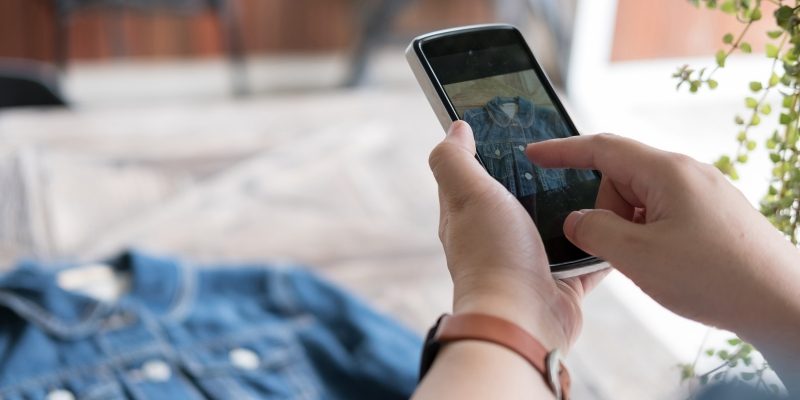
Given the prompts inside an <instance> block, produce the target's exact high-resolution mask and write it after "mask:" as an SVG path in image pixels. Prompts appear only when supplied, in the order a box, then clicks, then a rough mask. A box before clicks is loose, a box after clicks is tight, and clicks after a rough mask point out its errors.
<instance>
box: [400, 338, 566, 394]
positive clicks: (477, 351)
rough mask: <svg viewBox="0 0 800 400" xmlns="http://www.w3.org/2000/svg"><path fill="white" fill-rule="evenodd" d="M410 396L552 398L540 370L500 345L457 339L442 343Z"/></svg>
mask: <svg viewBox="0 0 800 400" xmlns="http://www.w3.org/2000/svg"><path fill="white" fill-rule="evenodd" d="M412 398H413V399H417V400H426V399H437V400H439V399H442V400H446V399H526V400H527V399H552V398H554V396H553V393H552V392H551V391H550V388H549V387H548V386H547V384H546V383H545V381H544V378H543V377H542V375H541V373H539V372H538V371H537V370H536V369H534V368H533V366H531V365H530V364H529V363H528V362H527V361H526V360H525V359H524V358H522V357H521V356H519V355H518V354H516V353H514V352H513V351H511V350H508V349H506V348H505V347H502V346H500V345H496V344H492V343H488V342H479V341H471V340H466V341H461V342H455V343H451V344H448V345H446V346H445V347H444V348H443V349H442V350H441V351H440V352H439V354H438V356H437V357H436V361H435V362H434V363H433V366H432V367H431V369H430V370H429V371H428V373H427V374H426V375H425V379H423V381H422V382H421V383H420V385H419V387H418V388H417V391H416V392H415V393H414V396H413V397H412Z"/></svg>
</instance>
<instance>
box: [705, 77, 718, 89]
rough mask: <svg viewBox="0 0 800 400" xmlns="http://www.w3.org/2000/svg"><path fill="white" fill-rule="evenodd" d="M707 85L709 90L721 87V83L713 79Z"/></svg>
mask: <svg viewBox="0 0 800 400" xmlns="http://www.w3.org/2000/svg"><path fill="white" fill-rule="evenodd" d="M706 83H707V84H708V88H709V89H712V90H713V89H716V88H717V86H719V83H718V82H717V81H715V80H713V79H709V80H708V81H707V82H706Z"/></svg>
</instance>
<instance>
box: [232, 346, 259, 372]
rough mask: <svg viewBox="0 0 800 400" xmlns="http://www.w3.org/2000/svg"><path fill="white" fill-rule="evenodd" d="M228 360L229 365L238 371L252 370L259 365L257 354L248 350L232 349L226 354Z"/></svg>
mask: <svg viewBox="0 0 800 400" xmlns="http://www.w3.org/2000/svg"><path fill="white" fill-rule="evenodd" d="M228 358H229V359H230V360H231V364H233V365H234V366H235V367H236V368H239V369H246V370H253V369H256V368H258V366H259V365H260V364H261V360H260V359H259V358H258V354H256V353H255V352H254V351H253V350H250V349H244V348H236V349H233V350H231V351H230V353H228Z"/></svg>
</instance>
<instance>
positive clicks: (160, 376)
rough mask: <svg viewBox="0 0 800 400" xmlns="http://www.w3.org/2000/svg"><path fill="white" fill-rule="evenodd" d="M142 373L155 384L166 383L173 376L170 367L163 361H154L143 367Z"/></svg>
mask: <svg viewBox="0 0 800 400" xmlns="http://www.w3.org/2000/svg"><path fill="white" fill-rule="evenodd" d="M142 373H143V374H144V376H145V377H146V378H147V379H149V380H151V381H153V382H165V381H168V380H169V378H170V377H171V376H172V370H171V369H170V367H169V365H168V364H167V363H165V362H164V361H161V360H152V361H148V362H146V363H144V365H142Z"/></svg>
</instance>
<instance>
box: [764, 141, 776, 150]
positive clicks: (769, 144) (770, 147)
mask: <svg viewBox="0 0 800 400" xmlns="http://www.w3.org/2000/svg"><path fill="white" fill-rule="evenodd" d="M776 144H777V143H775V141H774V140H772V139H767V145H766V146H767V149H768V150H773V149H775V145H776Z"/></svg>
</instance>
